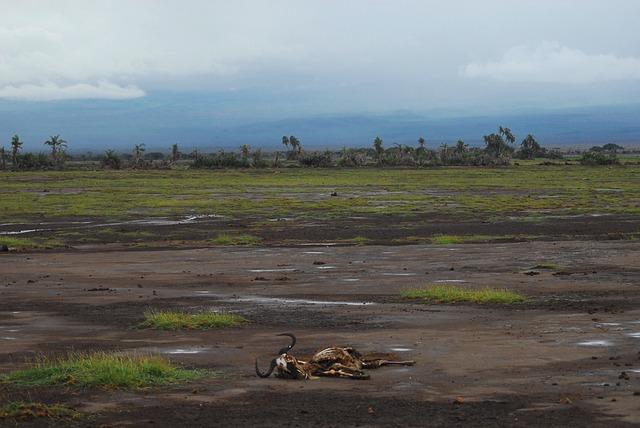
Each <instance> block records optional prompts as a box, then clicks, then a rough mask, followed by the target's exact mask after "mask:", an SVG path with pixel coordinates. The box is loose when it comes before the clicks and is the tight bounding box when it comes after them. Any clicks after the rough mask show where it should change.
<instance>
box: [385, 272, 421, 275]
mask: <svg viewBox="0 0 640 428" xmlns="http://www.w3.org/2000/svg"><path fill="white" fill-rule="evenodd" d="M382 275H384V276H415V273H392V272H385V273H383V274H382Z"/></svg>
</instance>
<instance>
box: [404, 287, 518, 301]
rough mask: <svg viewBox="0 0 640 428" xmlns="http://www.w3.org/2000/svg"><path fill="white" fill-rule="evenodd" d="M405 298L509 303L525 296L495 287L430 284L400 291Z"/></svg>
mask: <svg viewBox="0 0 640 428" xmlns="http://www.w3.org/2000/svg"><path fill="white" fill-rule="evenodd" d="M402 297H404V298H407V299H421V300H426V301H429V302H434V303H460V302H469V303H480V304H484V303H500V304H510V303H519V302H524V301H525V297H524V296H523V295H521V294H519V293H514V292H512V291H509V290H503V289H496V288H483V289H479V290H473V289H467V288H462V287H458V286H454V285H431V286H427V287H426V288H419V289H413V290H407V291H404V292H403V293H402Z"/></svg>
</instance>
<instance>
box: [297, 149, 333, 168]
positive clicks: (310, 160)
mask: <svg viewBox="0 0 640 428" xmlns="http://www.w3.org/2000/svg"><path fill="white" fill-rule="evenodd" d="M298 161H299V162H300V165H302V166H306V167H311V168H327V167H330V166H333V156H332V154H331V152H330V151H329V150H327V151H325V152H322V153H321V152H303V153H302V155H300V156H299V157H298Z"/></svg>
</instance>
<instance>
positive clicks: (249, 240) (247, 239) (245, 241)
mask: <svg viewBox="0 0 640 428" xmlns="http://www.w3.org/2000/svg"><path fill="white" fill-rule="evenodd" d="M260 241H262V239H261V238H259V237H257V236H253V235H229V234H226V233H223V234H221V235H218V236H217V237H215V238H213V239H212V240H211V241H210V242H212V243H214V244H216V245H258V244H259V243H260Z"/></svg>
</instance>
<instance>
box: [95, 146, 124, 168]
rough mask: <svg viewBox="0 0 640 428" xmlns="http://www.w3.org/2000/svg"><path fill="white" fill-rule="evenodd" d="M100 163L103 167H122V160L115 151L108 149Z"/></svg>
mask: <svg viewBox="0 0 640 428" xmlns="http://www.w3.org/2000/svg"><path fill="white" fill-rule="evenodd" d="M100 165H102V167H103V168H111V169H120V167H121V166H122V160H121V159H120V156H118V154H117V153H116V152H115V151H113V150H107V151H106V152H105V153H104V156H103V157H102V159H100Z"/></svg>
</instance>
